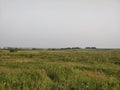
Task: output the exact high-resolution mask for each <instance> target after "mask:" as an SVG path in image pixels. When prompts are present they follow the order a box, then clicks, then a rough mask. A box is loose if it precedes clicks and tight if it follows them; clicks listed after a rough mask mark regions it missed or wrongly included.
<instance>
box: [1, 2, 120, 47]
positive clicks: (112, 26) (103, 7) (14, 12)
mask: <svg viewBox="0 0 120 90" xmlns="http://www.w3.org/2000/svg"><path fill="white" fill-rule="evenodd" d="M5 46H10V47H37V48H52V47H55V48H59V47H76V46H77V47H86V46H96V47H99V48H120V0H0V47H5Z"/></svg>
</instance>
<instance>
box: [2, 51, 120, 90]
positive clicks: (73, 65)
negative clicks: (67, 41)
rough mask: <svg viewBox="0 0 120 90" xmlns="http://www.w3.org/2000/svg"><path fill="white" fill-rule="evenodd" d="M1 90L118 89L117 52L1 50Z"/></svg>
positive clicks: (119, 60)
mask: <svg viewBox="0 0 120 90" xmlns="http://www.w3.org/2000/svg"><path fill="white" fill-rule="evenodd" d="M0 90H120V50H76V51H72V50H70V51H67V50H66V51H60V50H54V51H51V50H50V51H49V50H33V51H32V50H31V51H25V50H21V51H18V52H12V53H11V52H9V51H4V50H1V51H0Z"/></svg>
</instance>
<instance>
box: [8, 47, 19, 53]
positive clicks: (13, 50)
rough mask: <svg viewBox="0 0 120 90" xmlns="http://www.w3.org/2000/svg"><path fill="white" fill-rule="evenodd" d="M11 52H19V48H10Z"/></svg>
mask: <svg viewBox="0 0 120 90" xmlns="http://www.w3.org/2000/svg"><path fill="white" fill-rule="evenodd" d="M9 51H10V52H17V51H18V49H17V48H9Z"/></svg>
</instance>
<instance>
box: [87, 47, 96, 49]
mask: <svg viewBox="0 0 120 90" xmlns="http://www.w3.org/2000/svg"><path fill="white" fill-rule="evenodd" d="M85 49H96V47H86V48H85Z"/></svg>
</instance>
